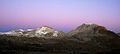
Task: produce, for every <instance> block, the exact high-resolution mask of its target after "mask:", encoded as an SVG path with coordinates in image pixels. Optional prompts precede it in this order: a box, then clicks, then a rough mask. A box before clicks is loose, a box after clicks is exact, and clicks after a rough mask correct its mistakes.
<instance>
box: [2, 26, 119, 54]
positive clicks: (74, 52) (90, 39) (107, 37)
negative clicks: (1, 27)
mask: <svg viewBox="0 0 120 54" xmlns="http://www.w3.org/2000/svg"><path fill="white" fill-rule="evenodd" d="M0 52H2V54H4V53H8V54H9V53H14V54H97V53H99V54H102V53H103V54H110V53H114V54H116V53H120V36H118V35H117V34H115V33H114V32H112V31H109V30H107V29H106V28H105V27H103V26H99V25H97V24H82V25H81V26H78V27H77V28H76V29H74V30H72V31H70V32H68V33H65V32H61V31H57V30H55V29H53V28H51V27H48V26H43V27H40V28H36V29H27V30H22V29H19V30H13V31H10V32H1V33H0Z"/></svg>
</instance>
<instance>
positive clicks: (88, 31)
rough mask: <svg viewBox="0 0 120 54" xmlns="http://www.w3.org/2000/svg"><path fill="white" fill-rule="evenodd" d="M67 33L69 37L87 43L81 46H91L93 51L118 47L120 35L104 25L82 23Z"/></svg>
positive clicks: (119, 45) (119, 46)
mask: <svg viewBox="0 0 120 54" xmlns="http://www.w3.org/2000/svg"><path fill="white" fill-rule="evenodd" d="M68 34H69V36H70V37H73V38H75V39H77V40H79V41H80V42H81V43H83V44H86V45H88V46H82V47H85V48H84V49H90V48H92V50H93V51H107V50H108V51H109V50H111V49H114V48H118V49H119V48H120V43H119V42H120V37H119V36H118V35H117V34H115V33H114V32H111V31H109V30H107V29H106V28H105V27H103V26H99V25H96V24H83V25H81V26H79V27H77V28H76V29H75V30H73V31H71V32H69V33H68ZM89 46H90V47H89Z"/></svg>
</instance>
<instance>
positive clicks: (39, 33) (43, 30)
mask: <svg viewBox="0 0 120 54" xmlns="http://www.w3.org/2000/svg"><path fill="white" fill-rule="evenodd" d="M61 33H62V32H59V31H57V30H55V29H53V28H51V27H48V26H43V27H40V28H37V29H27V30H23V29H19V30H13V31H9V32H1V33H0V34H1V35H10V36H25V37H57V36H61V35H60V34H61Z"/></svg>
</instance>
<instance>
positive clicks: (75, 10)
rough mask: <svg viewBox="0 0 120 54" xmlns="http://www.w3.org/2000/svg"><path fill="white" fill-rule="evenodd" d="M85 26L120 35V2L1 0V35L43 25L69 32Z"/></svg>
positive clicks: (94, 0) (111, 0)
mask: <svg viewBox="0 0 120 54" xmlns="http://www.w3.org/2000/svg"><path fill="white" fill-rule="evenodd" d="M83 23H94V24H98V25H101V26H104V27H106V28H107V29H108V30H111V31H114V32H120V0H0V32H6V31H10V30H16V29H31V28H32V29H34V28H38V27H41V26H49V27H53V28H55V29H56V30H59V31H64V32H68V31H71V30H73V29H75V28H76V27H78V26H80V25H81V24H83Z"/></svg>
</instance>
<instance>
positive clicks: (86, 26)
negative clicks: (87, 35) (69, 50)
mask: <svg viewBox="0 0 120 54" xmlns="http://www.w3.org/2000/svg"><path fill="white" fill-rule="evenodd" d="M76 30H79V31H81V32H82V31H88V30H94V31H95V30H96V31H97V30H107V29H106V28H105V27H103V26H99V25H97V24H82V25H81V26H79V27H77V29H76Z"/></svg>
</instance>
